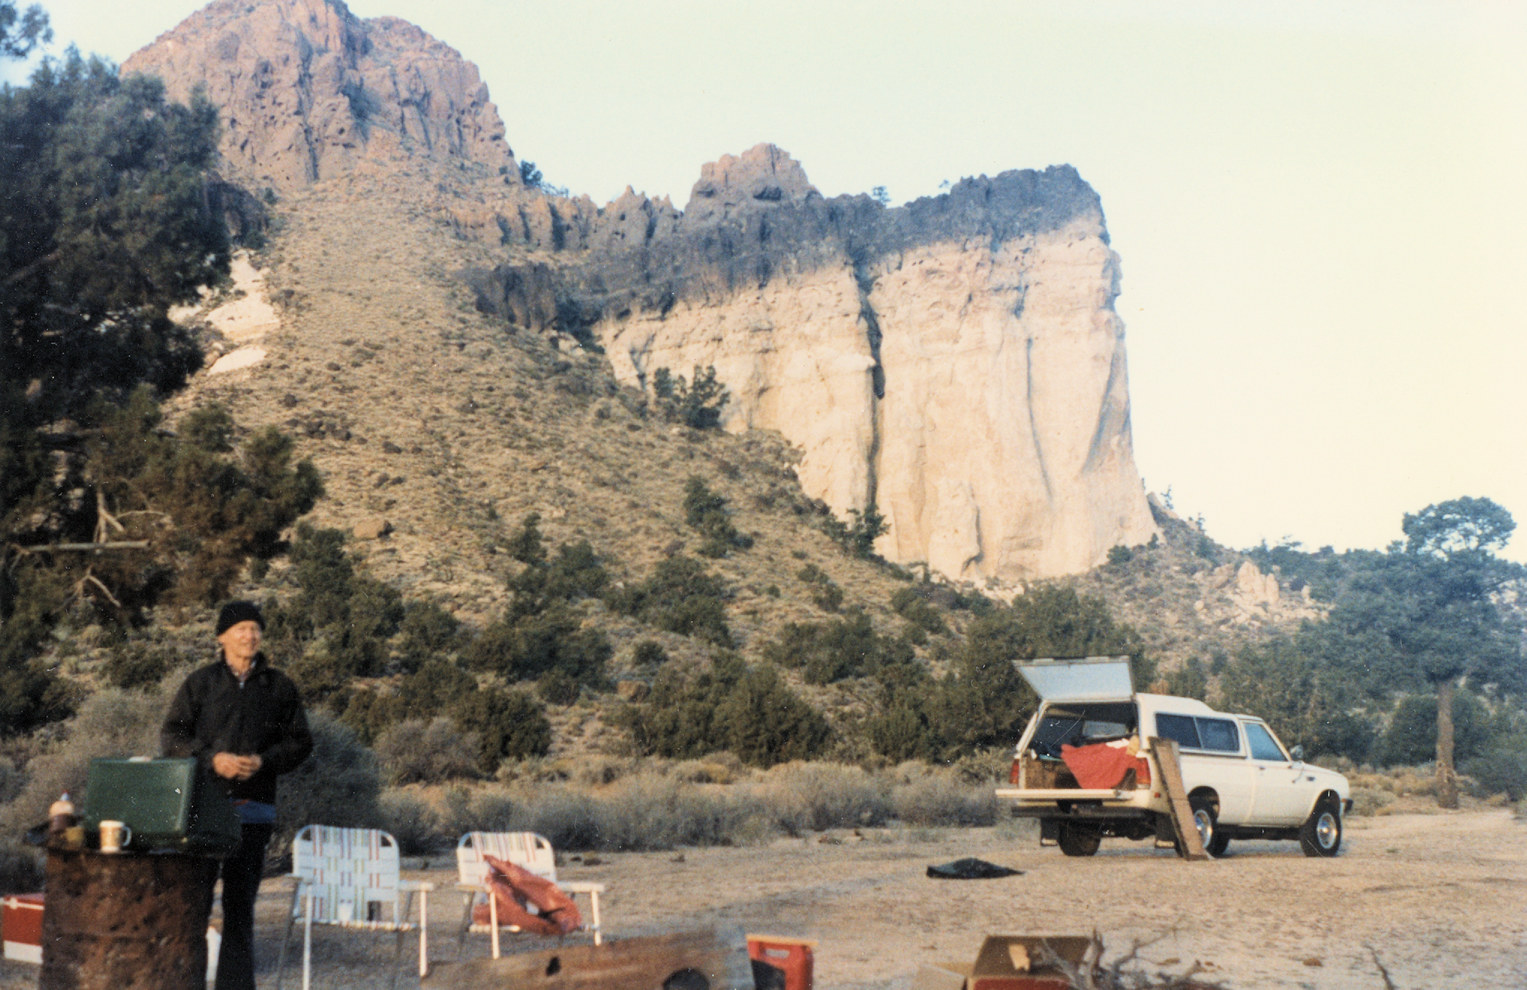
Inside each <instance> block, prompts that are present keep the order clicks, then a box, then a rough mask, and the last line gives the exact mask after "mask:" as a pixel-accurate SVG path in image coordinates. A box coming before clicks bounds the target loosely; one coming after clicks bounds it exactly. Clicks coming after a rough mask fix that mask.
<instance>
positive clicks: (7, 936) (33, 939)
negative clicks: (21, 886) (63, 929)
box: [0, 894, 42, 965]
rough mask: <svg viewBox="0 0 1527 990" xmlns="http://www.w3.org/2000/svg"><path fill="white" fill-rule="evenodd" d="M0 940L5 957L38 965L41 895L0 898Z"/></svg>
mask: <svg viewBox="0 0 1527 990" xmlns="http://www.w3.org/2000/svg"><path fill="white" fill-rule="evenodd" d="M0 933H3V934H0V938H3V939H4V942H5V958H7V959H14V960H17V961H18V962H29V963H37V964H39V965H41V963H42V895H41V894H7V895H5V897H4V898H3V899H0Z"/></svg>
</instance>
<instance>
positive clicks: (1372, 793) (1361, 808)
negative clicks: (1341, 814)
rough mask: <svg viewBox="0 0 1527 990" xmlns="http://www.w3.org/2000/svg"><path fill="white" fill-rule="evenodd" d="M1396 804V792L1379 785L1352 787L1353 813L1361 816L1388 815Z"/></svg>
mask: <svg viewBox="0 0 1527 990" xmlns="http://www.w3.org/2000/svg"><path fill="white" fill-rule="evenodd" d="M1392 804H1394V794H1393V793H1392V792H1390V791H1387V790H1384V789H1382V788H1377V787H1358V786H1354V787H1353V788H1352V814H1354V815H1361V816H1372V815H1386V814H1388V813H1389V810H1390V805H1392Z"/></svg>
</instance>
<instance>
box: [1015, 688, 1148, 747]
mask: <svg viewBox="0 0 1527 990" xmlns="http://www.w3.org/2000/svg"><path fill="white" fill-rule="evenodd" d="M1138 724H1139V723H1138V716H1137V715H1136V714H1135V706H1134V704H1133V703H1132V702H1128V701H1109V702H1092V703H1088V704H1066V705H1050V706H1049V707H1047V708H1046V709H1045V711H1044V715H1043V716H1041V718H1040V720H1039V725H1038V726H1037V727H1036V728H1035V729H1034V738H1033V739H1032V740H1031V741H1030V742H1029V746H1030V748H1032V749H1033V750H1034V752H1035V753H1037V754H1038V755H1040V756H1049V757H1053V758H1055V759H1059V758H1060V748H1061V746H1065V745H1070V746H1082V745H1086V744H1087V743H1098V742H1107V741H1109V740H1112V739H1122V738H1124V737H1126V736H1132V735H1134V734H1135V728H1136V726H1137V725H1138Z"/></svg>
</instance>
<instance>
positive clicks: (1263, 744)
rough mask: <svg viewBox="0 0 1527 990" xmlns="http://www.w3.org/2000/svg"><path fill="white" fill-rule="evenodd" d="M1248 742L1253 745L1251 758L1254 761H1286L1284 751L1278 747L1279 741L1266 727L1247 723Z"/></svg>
mask: <svg viewBox="0 0 1527 990" xmlns="http://www.w3.org/2000/svg"><path fill="white" fill-rule="evenodd" d="M1246 741H1247V742H1249V743H1251V758H1252V759H1253V760H1286V759H1288V757H1287V756H1284V755H1283V750H1282V749H1281V748H1280V747H1279V746H1278V741H1277V740H1276V739H1274V738H1273V737H1272V733H1271V732H1268V731H1267V728H1266V727H1265V726H1262V725H1259V724H1258V723H1256V722H1247V723H1246Z"/></svg>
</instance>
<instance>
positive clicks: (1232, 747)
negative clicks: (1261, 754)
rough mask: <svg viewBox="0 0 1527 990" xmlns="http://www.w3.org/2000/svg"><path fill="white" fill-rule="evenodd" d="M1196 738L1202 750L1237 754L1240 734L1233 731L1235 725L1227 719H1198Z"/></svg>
mask: <svg viewBox="0 0 1527 990" xmlns="http://www.w3.org/2000/svg"><path fill="white" fill-rule="evenodd" d="M1198 737H1199V738H1200V739H1201V740H1203V744H1204V749H1207V750H1209V751H1210V752H1214V753H1239V752H1240V751H1241V734H1240V733H1239V732H1237V731H1235V723H1234V722H1232V721H1231V720H1230V719H1228V718H1200V719H1199V720H1198Z"/></svg>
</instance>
